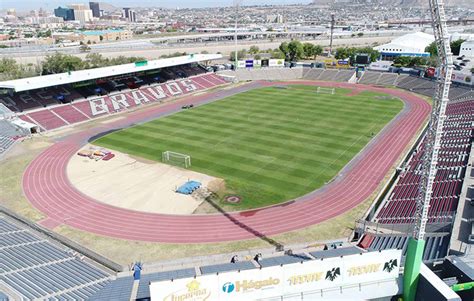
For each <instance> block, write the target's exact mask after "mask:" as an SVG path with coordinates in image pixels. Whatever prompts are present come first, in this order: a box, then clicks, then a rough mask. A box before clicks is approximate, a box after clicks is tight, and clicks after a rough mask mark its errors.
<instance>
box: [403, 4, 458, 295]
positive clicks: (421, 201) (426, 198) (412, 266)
mask: <svg viewBox="0 0 474 301" xmlns="http://www.w3.org/2000/svg"><path fill="white" fill-rule="evenodd" d="M428 2H429V5H430V12H431V20H432V27H433V33H434V36H435V42H436V47H437V49H438V63H439V66H440V72H439V75H438V79H437V84H436V87H435V93H434V95H433V107H432V110H431V117H430V121H429V124H428V131H427V133H426V139H425V140H426V142H425V153H424V155H423V161H422V162H423V163H422V168H421V181H420V186H419V194H418V198H417V202H416V211H415V227H414V229H413V237H410V239H409V241H408V250H407V256H406V259H405V271H404V275H403V276H404V279H403V299H404V300H405V301H413V300H415V295H416V289H417V285H418V278H419V274H420V267H421V263H422V260H423V250H424V248H425V241H424V237H425V229H426V223H427V221H428V209H429V207H430V201H431V196H432V193H433V183H434V179H435V176H436V171H437V169H436V166H437V164H438V152H439V150H440V148H441V137H442V136H443V125H444V121H445V119H446V106H447V104H448V100H449V99H448V94H449V88H450V85H451V74H452V72H453V55H452V53H451V47H450V44H449V35H448V32H447V26H446V15H445V12H444V0H428Z"/></svg>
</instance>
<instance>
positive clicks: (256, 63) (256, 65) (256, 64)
mask: <svg viewBox="0 0 474 301" xmlns="http://www.w3.org/2000/svg"><path fill="white" fill-rule="evenodd" d="M261 66H262V60H253V67H254V68H260V67H261Z"/></svg>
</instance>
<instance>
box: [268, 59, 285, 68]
mask: <svg viewBox="0 0 474 301" xmlns="http://www.w3.org/2000/svg"><path fill="white" fill-rule="evenodd" d="M268 66H269V67H284V66H285V60H283V59H271V60H269V61H268Z"/></svg>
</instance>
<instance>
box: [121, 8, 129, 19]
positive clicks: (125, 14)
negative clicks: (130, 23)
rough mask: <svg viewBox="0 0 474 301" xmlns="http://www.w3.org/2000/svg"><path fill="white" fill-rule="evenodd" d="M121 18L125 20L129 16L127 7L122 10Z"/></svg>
mask: <svg viewBox="0 0 474 301" xmlns="http://www.w3.org/2000/svg"><path fill="white" fill-rule="evenodd" d="M122 16H123V17H124V18H125V19H128V18H129V16H130V8H129V7H124V8H123V9H122Z"/></svg>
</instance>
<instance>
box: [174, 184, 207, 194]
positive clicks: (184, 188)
mask: <svg viewBox="0 0 474 301" xmlns="http://www.w3.org/2000/svg"><path fill="white" fill-rule="evenodd" d="M199 187H201V183H200V182H197V181H188V182H186V183H184V184H183V185H181V186H180V187H179V188H178V189H177V190H176V192H177V193H182V194H191V193H193V191H194V190H196V189H198V188H199Z"/></svg>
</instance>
